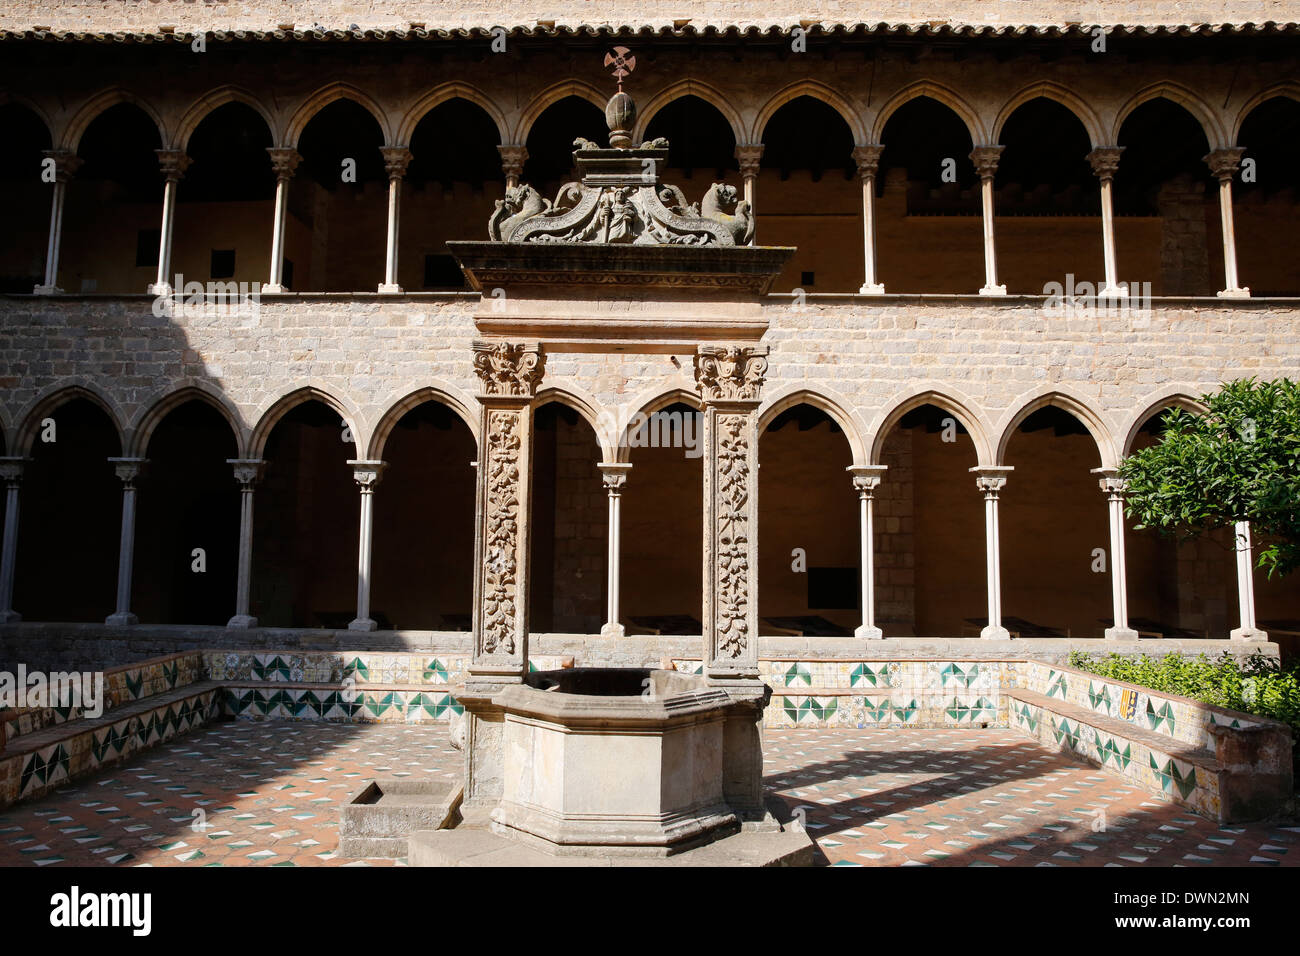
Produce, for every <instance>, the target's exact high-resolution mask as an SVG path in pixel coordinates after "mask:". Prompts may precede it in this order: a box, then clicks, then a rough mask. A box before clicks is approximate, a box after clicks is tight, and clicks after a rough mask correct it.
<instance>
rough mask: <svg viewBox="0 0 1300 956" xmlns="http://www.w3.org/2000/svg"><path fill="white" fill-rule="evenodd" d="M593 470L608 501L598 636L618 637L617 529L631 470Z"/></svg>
mask: <svg viewBox="0 0 1300 956" xmlns="http://www.w3.org/2000/svg"><path fill="white" fill-rule="evenodd" d="M596 467H597V468H599V469H600V477H601V480H602V481H603V482H604V483H605V492H606V495H607V496H608V498H609V523H608V538H609V546H608V550H607V553H606V556H605V573H606V575H607V576H608V580H607V584H606V588H605V592H606V601H605V607H606V613H605V623H604V625H603V626H602V627H601V629H600V636H601V637H622V636H623V625H622V623H620V621H619V611H618V580H619V565H620V562H621V556H622V550H623V548H622V542H621V541H620V535H619V526H620V524H621V521H622V514H621V510H622V509H621V506H622V498H623V486H624V485H625V484H626V483H627V476H628V472H630V471H631V470H632V466H631V465H630V464H625V463H621V462H602V463H601V464H599V465H597V466H596Z"/></svg>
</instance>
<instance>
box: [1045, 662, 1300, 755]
mask: <svg viewBox="0 0 1300 956" xmlns="http://www.w3.org/2000/svg"><path fill="white" fill-rule="evenodd" d="M1070 666H1071V667H1077V668H1078V669H1079V670H1082V671H1087V672H1088V673H1090V674H1096V675H1098V676H1100V677H1109V678H1111V679H1112V680H1122V681H1128V682H1129V683H1130V684H1140V685H1141V686H1143V687H1149V688H1151V689H1152V690H1158V691H1163V692H1165V693H1167V694H1179V695H1181V696H1183V697H1191V698H1193V699H1194V700H1200V701H1204V702H1205V703H1207V704H1214V705H1216V706H1219V707H1226V708H1228V709H1229V710H1240V711H1243V712H1245V713H1247V714H1257V715H1259V716H1260V717H1272V718H1273V719H1274V720H1280V721H1282V722H1283V723H1286V724H1289V725H1290V726H1291V743H1292V751H1293V753H1295V754H1297V755H1300V664H1292V665H1290V666H1289V667H1286V668H1283V667H1282V666H1281V665H1280V664H1279V662H1278V661H1277V660H1276V659H1275V658H1271V657H1265V656H1264V655H1262V654H1254V655H1252V656H1251V657H1250V658H1248V659H1247V660H1246V662H1245V663H1244V664H1242V663H1239V662H1238V661H1237V659H1236V658H1234V657H1233V656H1232V655H1230V654H1228V653H1227V652H1225V653H1224V654H1223V655H1222V656H1221V657H1219V659H1218V660H1213V661H1212V660H1210V659H1209V658H1208V657H1206V656H1205V655H1204V654H1198V655H1197V656H1196V657H1183V656H1181V655H1179V654H1166V655H1165V656H1164V657H1159V658H1157V657H1148V656H1147V655H1145V654H1143V655H1142V656H1141V657H1124V656H1122V655H1120V654H1109V655H1107V656H1105V657H1093V656H1092V655H1091V654H1088V653H1086V652H1084V651H1072V652H1071V653H1070Z"/></svg>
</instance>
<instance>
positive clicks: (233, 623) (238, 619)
mask: <svg viewBox="0 0 1300 956" xmlns="http://www.w3.org/2000/svg"><path fill="white" fill-rule="evenodd" d="M255 627H257V618H255V617H253V615H251V614H236V615H235V616H234V617H232V618H231V619H230V620H229V621H227V622H226V629H227V630H230V631H249V630H252V629H253V628H255Z"/></svg>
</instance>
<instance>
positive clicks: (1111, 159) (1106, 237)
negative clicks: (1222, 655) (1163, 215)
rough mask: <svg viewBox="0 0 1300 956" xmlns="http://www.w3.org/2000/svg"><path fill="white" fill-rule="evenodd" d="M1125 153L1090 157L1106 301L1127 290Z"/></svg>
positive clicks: (1114, 149)
mask: <svg viewBox="0 0 1300 956" xmlns="http://www.w3.org/2000/svg"><path fill="white" fill-rule="evenodd" d="M1123 152H1124V147H1123V146H1098V147H1097V148H1096V149H1094V150H1093V151H1092V152H1090V153H1089V154H1088V163H1089V165H1091V166H1092V172H1093V175H1094V176H1096V177H1097V179H1098V180H1100V181H1101V252H1102V259H1103V261H1104V263H1105V270H1106V284H1105V285H1104V286H1103V287H1102V290H1101V292H1099V293H1098V295H1099V296H1102V297H1106V298H1115V297H1117V296H1122V295H1124V290H1123V289H1121V288H1120V287H1119V270H1118V268H1117V267H1116V265H1115V206H1114V201H1113V199H1112V194H1113V191H1114V190H1113V187H1114V184H1115V173H1116V172H1118V170H1119V159H1120V155H1121V154H1122V153H1123ZM1117 626H1118V625H1117Z"/></svg>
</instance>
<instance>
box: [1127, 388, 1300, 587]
mask: <svg viewBox="0 0 1300 956" xmlns="http://www.w3.org/2000/svg"><path fill="white" fill-rule="evenodd" d="M1201 402H1202V403H1203V404H1204V405H1205V406H1206V408H1207V409H1208V411H1207V412H1206V414H1204V415H1196V414H1191V413H1188V412H1186V411H1183V410H1182V409H1176V408H1175V409H1170V410H1169V411H1168V412H1166V413H1165V415H1164V425H1165V431H1164V434H1163V436H1162V437H1161V440H1160V441H1159V442H1157V443H1156V444H1154V445H1152V446H1151V447H1149V448H1144V449H1142V450H1141V451H1137V452H1134V453H1133V454H1132V455H1130V456H1129V457H1128V458H1126V459H1125V460H1124V461H1123V462H1122V463H1121V465H1120V469H1119V475H1120V477H1121V478H1123V479H1124V480H1125V481H1127V482H1128V488H1127V491H1126V498H1127V501H1128V513H1129V515H1130V516H1132V517H1133V518H1136V519H1137V521H1138V525H1137V526H1138V527H1139V528H1142V527H1152V528H1158V529H1160V530H1161V531H1164V532H1166V533H1171V532H1183V533H1186V534H1188V535H1190V536H1195V535H1199V534H1203V533H1205V532H1207V531H1211V530H1213V529H1215V528H1221V527H1224V526H1225V525H1232V524H1233V523H1234V522H1237V521H1249V522H1250V524H1251V532H1252V536H1255V535H1258V536H1259V537H1260V539H1261V540H1260V543H1261V544H1262V547H1261V548H1260V550H1259V566H1260V567H1261V568H1267V569H1268V574H1269V577H1272V576H1273V575H1274V574H1287V573H1289V572H1291V571H1294V570H1296V569H1297V568H1300V383H1297V382H1293V381H1291V380H1289V379H1285V378H1284V379H1279V380H1278V381H1275V382H1257V381H1256V380H1255V379H1253V378H1246V379H1238V380H1236V381H1232V382H1227V383H1225V384H1223V385H1222V386H1220V388H1219V391H1217V392H1214V393H1211V394H1208V395H1204V396H1202V398H1201Z"/></svg>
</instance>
